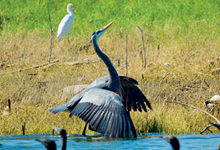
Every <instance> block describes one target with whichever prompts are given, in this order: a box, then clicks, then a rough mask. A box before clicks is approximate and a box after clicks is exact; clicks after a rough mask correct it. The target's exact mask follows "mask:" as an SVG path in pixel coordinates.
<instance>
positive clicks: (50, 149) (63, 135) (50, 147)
mask: <svg viewBox="0 0 220 150" xmlns="http://www.w3.org/2000/svg"><path fill="white" fill-rule="evenodd" d="M53 129H54V130H56V131H57V132H58V133H59V134H60V136H61V139H62V147H61V150H66V141H67V137H66V130H64V129H62V128H57V127H53ZM36 140H37V141H38V142H40V143H42V144H43V145H44V146H45V147H46V148H47V149H48V150H56V149H57V146H56V143H55V142H54V141H53V140H49V139H46V140H44V141H41V140H39V139H36Z"/></svg>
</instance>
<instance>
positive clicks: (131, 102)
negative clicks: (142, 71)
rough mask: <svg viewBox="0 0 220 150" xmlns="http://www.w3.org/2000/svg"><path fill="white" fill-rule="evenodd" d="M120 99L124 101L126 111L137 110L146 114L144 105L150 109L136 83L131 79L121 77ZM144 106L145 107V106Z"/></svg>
mask: <svg viewBox="0 0 220 150" xmlns="http://www.w3.org/2000/svg"><path fill="white" fill-rule="evenodd" d="M120 82H121V86H122V88H121V91H122V93H121V95H122V96H121V97H122V98H123V99H124V100H125V101H126V108H127V110H128V111H131V110H132V109H133V110H134V111H137V109H138V110H139V111H140V112H141V111H142V109H143V110H144V111H145V112H147V108H146V105H147V106H148V108H150V109H152V108H151V104H150V102H149V101H148V100H147V98H146V97H145V96H144V94H143V93H142V92H141V90H140V89H139V88H138V86H137V84H138V82H137V81H136V80H134V79H132V78H129V77H125V76H121V77H120ZM145 104H146V105H145Z"/></svg>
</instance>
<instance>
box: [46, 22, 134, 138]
mask: <svg viewBox="0 0 220 150" xmlns="http://www.w3.org/2000/svg"><path fill="white" fill-rule="evenodd" d="M113 23H114V21H112V22H111V23H109V24H108V25H106V26H105V27H103V28H102V29H100V30H97V31H95V32H94V33H93V34H92V43H93V47H94V49H95V51H96V53H97V55H98V56H99V57H100V58H101V59H102V60H103V62H104V63H105V65H106V67H107V68H108V71H109V80H108V82H106V83H102V84H98V85H96V86H92V87H90V88H87V89H85V90H84V91H82V92H80V93H79V94H77V95H76V96H75V97H73V99H72V100H71V101H70V102H68V103H67V104H63V105H60V106H57V107H55V108H52V109H50V110H49V111H50V112H52V113H54V114H56V113H58V112H61V111H69V112H70V117H71V116H73V115H75V116H78V117H79V118H81V119H82V120H84V121H85V122H86V123H88V124H89V125H90V126H91V127H92V129H93V130H95V131H97V132H99V133H101V134H103V135H104V136H105V137H111V138H125V137H129V138H130V137H136V130H135V127H134V125H133V122H132V120H131V117H130V115H129V113H128V111H127V110H126V102H125V100H124V99H123V98H121V97H120V96H119V94H120V88H121V85H120V80H119V76H118V73H117V71H116V69H115V67H114V65H113V64H112V62H111V61H110V59H109V58H108V56H107V55H105V54H104V53H103V52H102V51H101V50H100V48H99V46H98V42H97V40H98V39H99V37H100V36H101V35H102V34H103V33H104V32H105V31H106V30H107V29H108V27H110V26H111V25H112V24H113Z"/></svg>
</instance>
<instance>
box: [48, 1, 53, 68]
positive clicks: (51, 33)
mask: <svg viewBox="0 0 220 150" xmlns="http://www.w3.org/2000/svg"><path fill="white" fill-rule="evenodd" d="M47 12H48V18H49V25H50V55H49V60H48V61H49V64H50V59H51V55H52V49H53V29H52V26H51V19H50V12H49V3H48V5H47Z"/></svg>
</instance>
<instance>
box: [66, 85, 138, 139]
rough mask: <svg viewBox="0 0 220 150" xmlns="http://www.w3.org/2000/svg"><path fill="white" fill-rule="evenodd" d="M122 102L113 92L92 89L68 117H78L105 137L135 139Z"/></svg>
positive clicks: (131, 123)
mask: <svg viewBox="0 0 220 150" xmlns="http://www.w3.org/2000/svg"><path fill="white" fill-rule="evenodd" d="M122 102H123V99H122V98H121V97H120V96H119V95H117V94H116V93H114V92H111V91H107V90H103V89H99V88H92V89H90V90H89V91H87V93H86V94H85V95H84V96H83V98H82V99H81V101H80V102H79V103H78V104H77V105H76V106H75V108H74V109H73V110H72V112H71V114H70V116H72V115H75V116H78V117H79V118H81V119H82V120H84V121H85V122H87V123H89V124H90V125H91V126H92V127H93V129H95V130H96V131H97V132H99V133H102V134H103V135H105V136H106V137H114V138H116V137H118V138H124V137H136V131H135V128H134V125H133V122H132V120H131V118H130V115H129V114H128V112H127V110H126V108H125V107H124V105H123V104H122Z"/></svg>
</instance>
